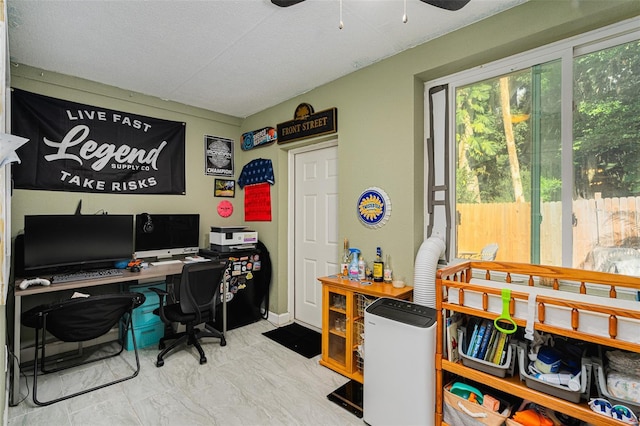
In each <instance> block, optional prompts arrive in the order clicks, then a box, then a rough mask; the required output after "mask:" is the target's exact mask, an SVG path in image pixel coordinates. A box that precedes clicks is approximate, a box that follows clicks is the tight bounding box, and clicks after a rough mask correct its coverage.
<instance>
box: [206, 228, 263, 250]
mask: <svg viewBox="0 0 640 426" xmlns="http://www.w3.org/2000/svg"><path fill="white" fill-rule="evenodd" d="M257 243H258V233H257V232H256V231H250V230H248V229H246V227H244V226H220V227H217V226H212V227H211V232H210V233H209V245H210V248H211V250H213V251H216V252H219V253H231V252H234V251H239V250H250V249H254V248H256V244H257Z"/></svg>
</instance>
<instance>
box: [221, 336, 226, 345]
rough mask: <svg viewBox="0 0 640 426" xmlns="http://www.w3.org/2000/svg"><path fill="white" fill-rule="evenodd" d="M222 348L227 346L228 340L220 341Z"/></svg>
mask: <svg viewBox="0 0 640 426" xmlns="http://www.w3.org/2000/svg"><path fill="white" fill-rule="evenodd" d="M220 346H227V339H225V338H224V337H223V338H222V339H220Z"/></svg>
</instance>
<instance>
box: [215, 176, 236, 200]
mask: <svg viewBox="0 0 640 426" xmlns="http://www.w3.org/2000/svg"><path fill="white" fill-rule="evenodd" d="M213 196H214V197H231V198H233V197H235V196H236V181H235V180H231V179H216V180H215V182H214V185H213Z"/></svg>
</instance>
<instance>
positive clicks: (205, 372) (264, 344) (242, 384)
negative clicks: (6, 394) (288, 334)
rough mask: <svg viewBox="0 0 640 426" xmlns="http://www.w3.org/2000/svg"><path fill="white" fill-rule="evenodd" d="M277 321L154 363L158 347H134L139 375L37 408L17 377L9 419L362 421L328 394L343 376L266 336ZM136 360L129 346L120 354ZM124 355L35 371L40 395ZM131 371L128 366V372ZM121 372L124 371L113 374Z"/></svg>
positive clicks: (94, 374) (72, 385) (119, 365)
mask: <svg viewBox="0 0 640 426" xmlns="http://www.w3.org/2000/svg"><path fill="white" fill-rule="evenodd" d="M274 328H275V327H274V326H273V325H272V324H271V323H269V322H268V321H265V320H262V321H259V322H256V323H254V324H250V325H247V326H244V327H241V328H237V329H235V330H230V331H228V332H227V346H225V347H220V345H219V343H218V341H217V340H213V339H210V340H209V342H210V343H207V344H205V345H203V347H204V350H205V352H206V354H207V359H208V362H207V363H206V364H204V365H200V364H199V362H198V360H199V357H198V355H197V351H195V349H193V350H189V351H187V350H183V351H179V352H176V353H174V354H171V355H170V356H168V357H167V358H166V360H165V365H164V367H162V368H157V367H156V366H155V364H154V361H155V357H156V355H157V353H158V351H157V347H156V346H153V347H149V348H145V349H141V350H139V353H140V364H141V370H140V374H139V375H138V377H136V378H134V379H131V380H127V381H125V382H122V383H119V384H117V385H114V386H108V387H106V388H104V389H101V390H98V391H95V392H91V393H88V394H85V395H82V396H79V397H76V398H71V399H69V400H66V401H61V402H58V403H56V404H52V405H50V406H48V407H39V406H36V405H35V404H34V403H33V400H32V396H31V393H29V394H28V396H27V387H26V385H25V383H26V382H28V385H29V390H31V388H32V386H33V377H32V373H31V372H30V371H28V372H25V374H27V378H26V379H25V378H24V377H23V378H22V379H21V394H22V396H23V397H24V398H25V399H24V401H22V402H21V403H20V404H18V405H17V406H15V407H9V411H8V425H9V426H13V425H29V426H35V425H47V426H50V425H56V426H58V425H82V426H85V425H108V426H116V425H180V426H186V425H225V426H226V425H340V426H349V425H360V426H361V425H363V424H364V422H363V421H362V420H361V419H359V418H358V417H356V416H354V415H353V414H351V413H349V412H347V411H346V410H344V409H343V408H341V407H339V406H338V405H336V404H335V403H333V402H330V401H329V400H327V398H326V395H327V394H329V393H330V392H332V391H333V390H335V389H337V388H338V387H340V386H341V385H343V384H344V383H346V382H347V381H348V380H347V379H346V378H345V377H343V376H341V375H340V374H337V373H335V372H333V371H331V370H329V369H328V368H326V367H322V366H320V365H319V364H318V360H319V358H320V356H317V357H315V358H312V359H307V358H305V357H303V356H301V355H298V354H296V353H295V352H293V351H291V350H289V349H287V348H285V347H284V346H281V345H279V344H277V343H275V342H273V341H272V340H270V339H268V338H266V337H264V336H263V335H262V333H263V332H265V331H268V330H272V329H274ZM125 356H126V359H127V361H128V363H133V364H132V365H135V359H134V358H133V352H127V353H126V354H125ZM123 367H124V365H123V358H122V357H115V358H111V359H110V360H107V361H100V362H98V363H96V364H94V365H93V366H90V367H86V366H85V367H84V368H76V369H72V370H66V371H63V372H59V373H53V374H49V375H47V376H39V377H42V378H46V382H45V381H44V380H42V379H40V378H39V379H38V398H39V399H40V400H47V399H49V398H50V397H55V396H56V395H62V394H63V393H64V391H65V390H67V391H74V390H75V389H76V387H77V386H80V385H81V384H83V383H89V384H93V383H97V382H96V380H97V378H98V377H99V376H101V375H106V374H109V375H112V374H114V373H116V374H117V372H118V371H122V370H123ZM127 371H129V370H127ZM118 377H122V375H120V376H118Z"/></svg>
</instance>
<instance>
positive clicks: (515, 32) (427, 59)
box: [241, 0, 640, 312]
mask: <svg viewBox="0 0 640 426" xmlns="http://www.w3.org/2000/svg"><path fill="white" fill-rule="evenodd" d="M639 14H640V2H638V1H637V0H629V1H628V0H614V1H609V0H606V1H569V0H567V1H565V0H556V1H548V0H530V1H529V2H527V3H525V4H523V5H520V6H518V7H515V8H512V9H509V10H507V11H506V12H503V13H501V14H499V15H497V16H495V17H492V18H490V19H487V20H485V21H481V22H479V23H476V24H474V25H471V26H469V27H466V28H464V29H461V30H459V31H456V32H454V33H452V34H449V35H445V36H443V37H441V38H439V39H436V40H433V41H431V42H427V43H425V44H423V45H420V46H418V47H415V48H413V49H411V50H408V51H405V52H403V53H401V54H398V55H396V56H394V57H392V58H389V59H386V60H384V61H381V62H379V63H376V64H374V65H371V66H369V67H367V68H364V69H362V70H359V71H357V72H354V73H352V74H350V75H347V76H345V77H343V78H340V79H338V80H336V81H334V82H331V83H328V84H326V85H324V86H322V87H319V88H317V89H315V90H312V91H310V92H308V93H305V94H304V95H301V96H298V97H296V98H294V99H291V100H289V101H287V102H283V103H282V104H280V105H277V106H275V107H273V108H269V109H267V110H265V111H262V112H260V113H258V114H255V115H253V116H251V117H248V118H246V119H245V120H244V121H243V123H242V126H241V129H242V131H246V130H250V129H257V128H260V127H263V126H267V125H274V124H275V123H279V122H283V121H286V120H289V119H290V118H291V117H292V116H293V111H294V110H295V107H296V106H297V105H298V104H299V103H301V102H306V103H310V104H311V105H313V107H314V108H315V110H316V111H321V110H324V109H327V108H331V107H337V109H338V123H339V124H338V139H339V144H338V155H339V170H338V173H339V177H338V181H339V190H340V193H339V219H338V221H339V237H340V240H341V239H342V238H343V237H347V238H348V239H349V241H350V243H351V245H352V246H354V247H358V248H360V249H361V250H363V253H364V255H365V259H367V260H368V261H370V260H371V259H372V257H373V254H374V253H375V247H376V246H381V247H382V248H383V251H384V253H388V254H390V255H391V256H392V264H393V267H394V272H395V273H396V274H397V275H403V276H405V277H406V278H407V279H408V280H409V282H410V283H411V284H412V280H413V272H412V271H413V264H414V259H415V254H416V252H417V250H418V248H419V246H420V244H421V243H422V241H423V232H424V231H423V229H424V221H423V199H424V195H423V193H424V185H423V181H424V165H423V163H424V161H423V158H424V149H423V127H424V118H423V117H424V107H423V91H424V82H426V81H429V80H433V79H435V78H437V77H441V76H446V75H448V74H451V73H453V72H457V71H462V70H465V69H468V68H471V67H474V66H479V65H482V64H485V63H487V62H490V61H493V60H496V59H499V58H502V57H506V56H509V55H512V54H515V53H518V52H522V51H526V50H529V49H532V48H534V47H537V46H542V45H544V44H548V43H550V42H553V41H557V40H560V39H563V38H567V37H570V36H572V35H576V34H579V33H582V32H585V31H588V30H591V29H594V28H598V27H601V26H604V25H608V24H611V23H614V22H618V21H621V20H624V19H628V18H631V17H634V16H638V15H639ZM399 25H400V24H399ZM307 143H308V141H307ZM297 146H300V144H285V145H272V146H270V147H267V148H261V149H257V150H253V151H249V152H250V153H251V154H252V156H255V157H266V158H272V159H273V160H274V166H275V170H276V172H277V174H276V182H277V184H276V186H275V187H274V188H273V191H272V195H273V194H274V193H275V196H274V204H275V209H274V218H277V222H276V223H274V224H273V225H276V226H271V227H270V228H269V229H268V230H267V229H265V231H268V235H269V241H274V240H277V247H278V255H277V269H276V270H275V271H276V272H275V273H276V274H277V275H276V282H277V283H278V292H277V294H275V296H276V297H277V304H276V306H277V309H278V310H277V312H284V311H285V310H286V306H287V287H286V283H287V275H286V274H287V259H288V253H287V228H286V226H287V220H288V217H287V209H288V206H287V187H286V185H285V183H286V182H287V177H288V176H287V161H286V160H287V155H286V151H287V150H289V149H291V148H294V147H297ZM370 186H378V187H380V188H382V189H384V190H385V191H386V192H387V193H388V195H389V197H390V199H391V204H392V212H391V216H390V220H389V222H388V223H387V224H386V225H385V226H384V227H382V228H380V229H369V228H366V227H364V226H362V225H361V224H360V223H359V220H358V218H357V216H356V214H355V209H356V201H357V198H358V196H359V195H360V193H361V192H362V191H363V190H364V189H366V188H368V187H370ZM259 230H260V232H263V230H262V228H260V229H259ZM261 235H264V234H261ZM273 295H274V294H273V293H272V296H273Z"/></svg>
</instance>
